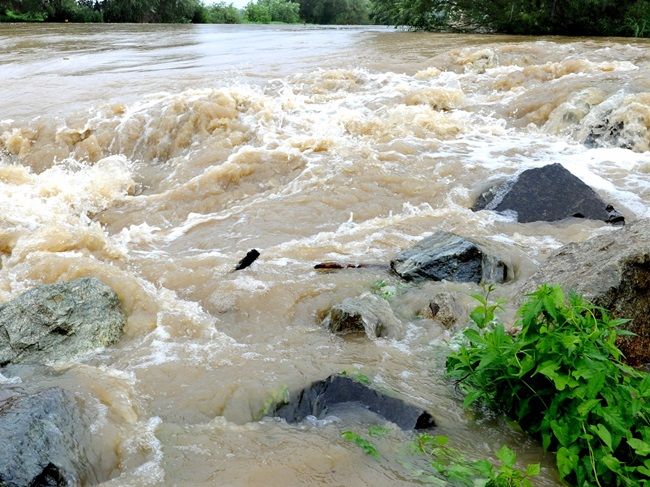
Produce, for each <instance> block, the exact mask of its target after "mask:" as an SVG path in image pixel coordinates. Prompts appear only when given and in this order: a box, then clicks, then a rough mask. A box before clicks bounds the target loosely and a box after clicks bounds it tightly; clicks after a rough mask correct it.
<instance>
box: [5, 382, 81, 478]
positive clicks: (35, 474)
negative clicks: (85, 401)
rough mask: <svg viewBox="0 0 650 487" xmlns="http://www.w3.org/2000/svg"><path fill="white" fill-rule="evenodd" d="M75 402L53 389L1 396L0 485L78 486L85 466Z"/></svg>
mask: <svg viewBox="0 0 650 487" xmlns="http://www.w3.org/2000/svg"><path fill="white" fill-rule="evenodd" d="M84 435H86V430H85V428H84V426H83V422H82V419H81V413H80V411H79V409H78V406H77V402H76V400H75V399H74V397H72V395H71V394H70V393H67V392H65V391H63V390H62V389H58V388H51V389H46V390H44V391H41V392H38V393H36V394H23V393H18V394H14V395H11V396H9V397H7V398H5V399H4V400H2V401H0V444H1V445H2V448H0V486H3V487H4V486H6V487H25V486H48V487H49V486H54V487H60V486H66V487H67V486H73V485H81V483H82V481H85V480H87V479H86V478H85V472H86V471H87V470H88V464H87V458H86V454H85V451H84V449H83V446H81V445H83V439H84Z"/></svg>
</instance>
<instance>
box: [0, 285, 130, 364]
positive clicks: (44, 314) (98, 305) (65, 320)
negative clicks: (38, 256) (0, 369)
mask: <svg viewBox="0 0 650 487" xmlns="http://www.w3.org/2000/svg"><path fill="white" fill-rule="evenodd" d="M125 323H126V316H125V315H124V313H123V311H122V308H121V305H120V301H119V299H118V297H117V295H116V294H115V292H114V291H113V290H112V289H111V288H110V287H108V286H107V285H106V284H104V283H102V282H101V281H99V280H97V279H94V278H83V279H77V280H74V281H70V282H62V283H58V284H51V285H45V286H39V287H36V288H34V289H31V290H30V291H27V292H26V293H23V294H21V295H20V296H18V297H17V298H15V299H12V300H11V301H9V302H6V303H4V304H2V305H0V366H4V365H6V364H8V363H43V362H47V361H54V360H61V359H67V358H71V357H74V356H76V355H78V354H81V353H83V352H87V351H90V350H92V349H94V348H97V347H104V346H107V345H111V344H113V343H115V342H116V341H117V340H118V339H119V338H120V336H121V335H122V330H123V328H124V324H125Z"/></svg>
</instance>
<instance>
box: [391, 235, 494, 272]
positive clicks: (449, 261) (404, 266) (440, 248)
mask: <svg viewBox="0 0 650 487" xmlns="http://www.w3.org/2000/svg"><path fill="white" fill-rule="evenodd" d="M390 266H391V269H393V271H395V273H397V274H398V275H399V276H400V277H402V278H403V279H406V280H408V281H412V280H422V279H432V280H434V281H442V280H447V281H458V282H475V283H477V284H478V283H479V282H481V281H485V282H503V281H505V280H506V278H507V267H506V265H505V264H504V263H503V262H501V261H500V260H499V259H497V258H496V257H493V256H491V255H489V254H487V253H485V252H484V251H483V249H482V248H481V247H480V246H479V245H478V244H476V243H475V242H472V241H471V240H468V239H465V238H463V237H459V236H458V235H454V234H453V233H447V232H437V233H435V234H434V235H432V236H431V237H427V238H425V239H424V240H422V241H420V242H419V243H418V244H416V245H415V246H414V247H412V248H410V249H407V250H404V251H403V252H400V253H399V254H398V255H397V256H396V257H395V258H394V259H393V260H392V261H391V263H390Z"/></svg>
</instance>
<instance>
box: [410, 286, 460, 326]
mask: <svg viewBox="0 0 650 487" xmlns="http://www.w3.org/2000/svg"><path fill="white" fill-rule="evenodd" d="M421 314H422V315H423V316H424V317H425V318H431V319H433V320H435V321H437V322H438V323H440V324H441V325H442V326H444V327H445V328H451V327H453V326H454V325H455V324H456V323H457V322H458V321H459V319H464V318H465V317H466V315H467V313H466V312H465V309H464V308H463V307H462V306H460V304H458V301H457V300H456V298H455V297H454V295H453V294H451V293H437V294H435V295H434V296H432V298H431V301H430V302H429V306H428V308H427V309H426V310H424V312H423V313H421Z"/></svg>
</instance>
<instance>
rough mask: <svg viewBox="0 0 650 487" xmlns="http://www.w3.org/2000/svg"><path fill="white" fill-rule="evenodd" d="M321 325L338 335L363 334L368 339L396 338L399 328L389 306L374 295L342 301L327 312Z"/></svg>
mask: <svg viewBox="0 0 650 487" xmlns="http://www.w3.org/2000/svg"><path fill="white" fill-rule="evenodd" d="M323 324H324V325H325V326H326V327H327V328H329V330H330V331H331V332H332V333H336V334H338V335H348V334H355V335H361V334H364V333H365V334H366V335H368V337H370V338H379V337H386V336H396V334H397V333H398V330H399V328H400V324H399V321H398V320H397V318H396V317H395V315H394V314H393V310H392V309H391V307H390V305H389V304H388V303H387V302H386V300H384V299H381V298H380V297H378V296H375V295H374V294H364V295H362V296H360V297H358V298H347V299H344V300H343V301H342V302H341V303H339V304H337V305H335V306H333V307H332V308H331V309H330V310H329V313H328V314H327V316H326V317H325V319H324V320H323Z"/></svg>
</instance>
